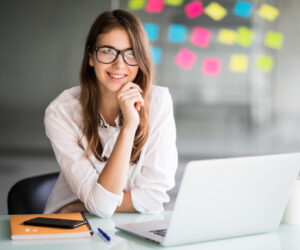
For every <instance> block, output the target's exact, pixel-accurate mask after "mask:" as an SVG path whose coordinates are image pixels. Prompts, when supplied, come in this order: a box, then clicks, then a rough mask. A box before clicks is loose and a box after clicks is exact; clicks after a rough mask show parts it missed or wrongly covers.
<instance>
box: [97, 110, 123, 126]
mask: <svg viewBox="0 0 300 250" xmlns="http://www.w3.org/2000/svg"><path fill="white" fill-rule="evenodd" d="M115 124H116V127H117V128H119V127H121V126H122V125H123V116H122V113H120V114H119V115H118V116H117V117H116V119H115ZM98 126H99V127H100V128H108V127H111V126H110V125H109V124H108V123H107V122H106V121H105V119H104V117H103V116H102V114H101V113H99V115H98Z"/></svg>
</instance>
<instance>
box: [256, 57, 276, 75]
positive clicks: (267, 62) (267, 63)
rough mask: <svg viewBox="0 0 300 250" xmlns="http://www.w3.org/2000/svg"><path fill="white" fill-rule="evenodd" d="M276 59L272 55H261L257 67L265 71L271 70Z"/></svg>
mask: <svg viewBox="0 0 300 250" xmlns="http://www.w3.org/2000/svg"><path fill="white" fill-rule="evenodd" d="M273 64H274V60H273V57H271V56H259V57H258V59H257V61H256V67H257V68H258V69H260V70H262V71H265V72H271V70H272V68H273Z"/></svg>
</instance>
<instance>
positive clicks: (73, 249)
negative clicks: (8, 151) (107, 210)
mask: <svg viewBox="0 0 300 250" xmlns="http://www.w3.org/2000/svg"><path fill="white" fill-rule="evenodd" d="M170 215H171V212H164V213H163V214H159V215H142V214H115V215H114V216H113V217H112V218H111V219H101V218H99V217H96V216H93V215H89V214H87V218H88V220H89V222H90V224H91V226H92V228H93V230H94V235H93V236H92V238H87V239H59V240H30V241H12V240H11V239H10V225H9V216H8V215H1V216H0V250H10V249H18V250H23V249H28V250H29V249H30V250H35V249H36V250H48V249H49V250H50V249H51V250H60V249H61V250H77V249H78V250H89V249H93V250H96V249H99V250H100V249H112V250H134V249H137V250H143V249H153V248H159V249H184V250H191V249H197V250H202V249H205V250H227V249H228V250H248V249H251V250H254V249H255V250H299V249H300V225H299V226H298V225H297V226H296V225H295V226H294V225H285V224H282V225H280V227H279V230H278V231H277V232H273V233H267V234H260V235H254V236H248V237H240V238H233V239H227V240H219V241H211V242H204V243H196V244H189V245H183V246H177V247H170V248H164V247H161V246H159V245H157V244H155V243H152V242H150V241H147V240H143V239H140V238H137V237H134V236H131V235H128V234H125V233H122V232H119V231H116V230H115V228H114V226H115V224H122V223H130V222H137V221H145V220H156V219H163V218H164V217H165V218H169V217H170ZM98 226H99V227H101V228H102V229H103V230H104V231H105V232H107V233H108V234H109V235H110V236H111V238H112V241H111V242H109V243H106V242H104V241H103V240H102V238H101V237H99V235H98V233H97V227H98Z"/></svg>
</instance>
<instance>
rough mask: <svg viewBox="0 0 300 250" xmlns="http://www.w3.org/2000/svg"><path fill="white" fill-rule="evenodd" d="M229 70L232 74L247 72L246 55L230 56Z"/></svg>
mask: <svg viewBox="0 0 300 250" xmlns="http://www.w3.org/2000/svg"><path fill="white" fill-rule="evenodd" d="M229 69H230V70H231V71H233V72H239V73H243V72H247V70H248V57H247V56H246V55H239V54H236V55H232V56H231V57H230V64H229Z"/></svg>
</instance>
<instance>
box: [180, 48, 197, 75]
mask: <svg viewBox="0 0 300 250" xmlns="http://www.w3.org/2000/svg"><path fill="white" fill-rule="evenodd" d="M196 58H197V56H196V54H195V53H194V52H193V51H191V50H189V49H181V50H179V52H178V53H177V55H176V58H175V63H176V64H177V65H178V66H179V67H181V68H184V69H186V70H189V69H191V68H192V67H193V66H194V64H195V62H196Z"/></svg>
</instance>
